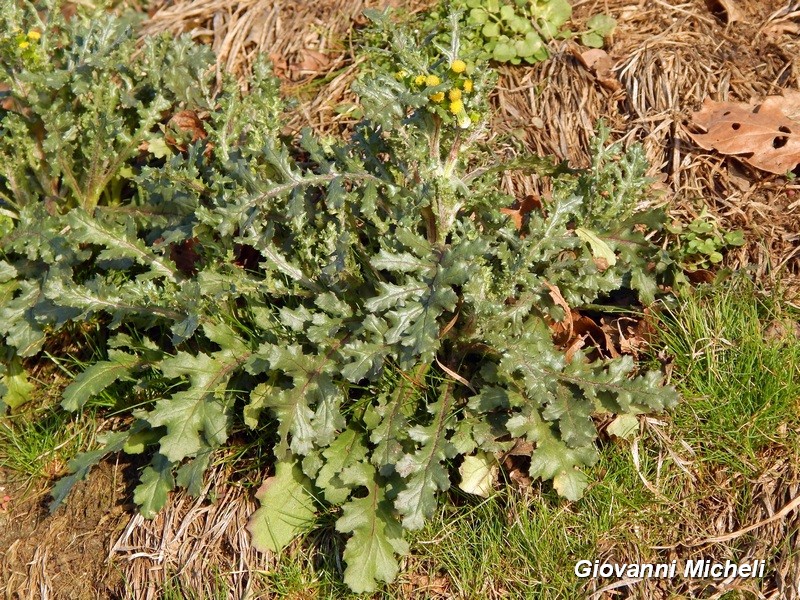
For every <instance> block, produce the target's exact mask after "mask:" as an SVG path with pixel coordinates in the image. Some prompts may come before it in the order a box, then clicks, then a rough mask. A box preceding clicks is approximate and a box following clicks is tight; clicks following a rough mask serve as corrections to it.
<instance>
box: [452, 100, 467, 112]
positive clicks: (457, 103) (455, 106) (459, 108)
mask: <svg viewBox="0 0 800 600" xmlns="http://www.w3.org/2000/svg"><path fill="white" fill-rule="evenodd" d="M463 111H464V103H463V102H462V101H461V100H453V101H452V102H451V103H450V112H451V113H453V114H454V115H457V114H458V113H460V112H463Z"/></svg>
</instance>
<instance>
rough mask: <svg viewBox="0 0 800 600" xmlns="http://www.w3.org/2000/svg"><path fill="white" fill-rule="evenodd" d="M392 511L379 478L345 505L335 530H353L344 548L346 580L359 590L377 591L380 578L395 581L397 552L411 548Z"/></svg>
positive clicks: (347, 531) (351, 586) (356, 590)
mask: <svg viewBox="0 0 800 600" xmlns="http://www.w3.org/2000/svg"><path fill="white" fill-rule="evenodd" d="M373 474H374V471H373ZM374 476H375V477H377V475H374ZM393 512H394V511H393V510H392V504H391V502H389V501H388V500H387V499H386V495H385V489H384V487H383V486H382V485H381V483H380V481H379V480H378V479H375V480H373V482H371V483H370V485H369V486H368V494H367V496H365V497H363V498H354V499H352V500H350V501H349V502H348V503H346V504H345V505H344V506H342V516H341V517H339V519H338V520H337V521H336V530H337V531H339V532H341V533H349V534H352V535H351V537H350V539H349V540H347V545H346V546H345V549H344V561H345V562H346V563H347V568H346V569H345V571H344V581H345V583H346V584H347V585H348V586H350V589H352V590H353V591H354V592H356V593H364V592H373V591H375V590H376V589H377V582H378V581H385V582H390V581H393V580H394V578H395V576H396V575H397V571H398V569H399V565H398V563H397V558H396V557H395V556H396V555H397V554H405V553H406V552H408V543H407V542H406V541H405V540H404V539H403V529H402V527H401V525H400V523H399V521H398V520H397V519H396V518H395V517H394V514H393Z"/></svg>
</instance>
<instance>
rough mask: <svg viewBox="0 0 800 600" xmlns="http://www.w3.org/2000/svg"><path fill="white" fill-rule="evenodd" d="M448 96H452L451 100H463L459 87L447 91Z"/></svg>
mask: <svg viewBox="0 0 800 600" xmlns="http://www.w3.org/2000/svg"><path fill="white" fill-rule="evenodd" d="M447 97H448V98H450V100H454V101H455V100H461V90H459V89H457V88H453V89H452V90H450V91H449V92H448V93H447Z"/></svg>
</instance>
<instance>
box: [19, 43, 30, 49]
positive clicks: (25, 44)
mask: <svg viewBox="0 0 800 600" xmlns="http://www.w3.org/2000/svg"><path fill="white" fill-rule="evenodd" d="M18 45H19V47H20V48H22V49H23V50H25V48H27V47H28V46H30V43H29V42H20V43H19V44H18Z"/></svg>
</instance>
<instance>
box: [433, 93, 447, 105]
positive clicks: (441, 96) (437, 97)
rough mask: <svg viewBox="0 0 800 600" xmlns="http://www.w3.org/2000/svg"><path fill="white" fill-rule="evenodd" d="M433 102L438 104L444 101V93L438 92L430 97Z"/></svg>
mask: <svg viewBox="0 0 800 600" xmlns="http://www.w3.org/2000/svg"><path fill="white" fill-rule="evenodd" d="M430 99H431V102H436V103H437V104H438V103H439V102H441V101H442V100H444V92H436V93H435V94H433V95H432V96H430Z"/></svg>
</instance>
